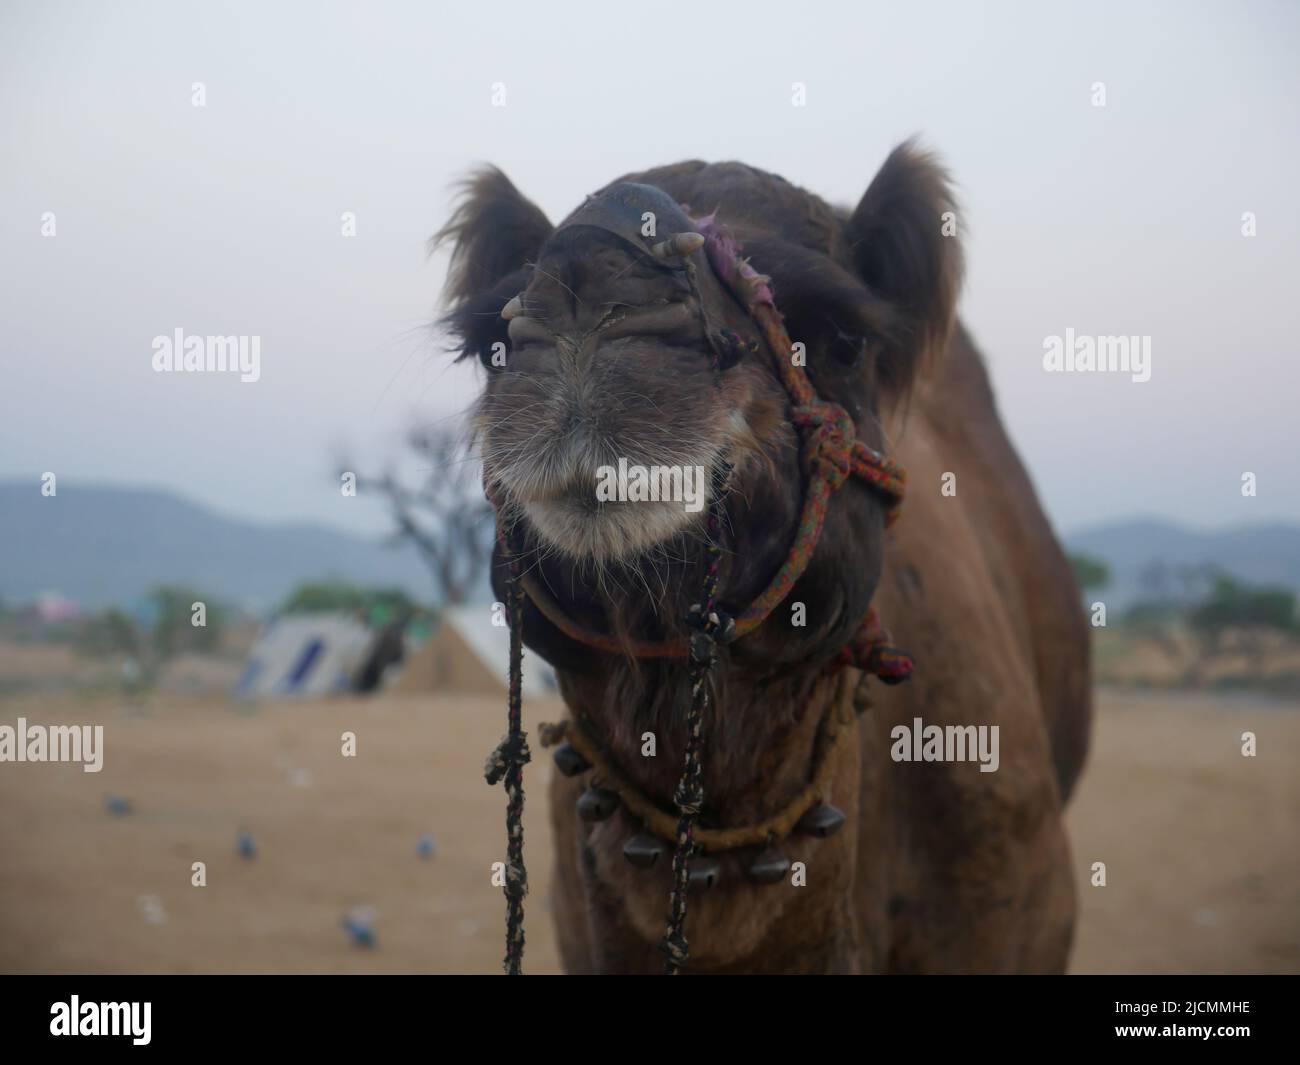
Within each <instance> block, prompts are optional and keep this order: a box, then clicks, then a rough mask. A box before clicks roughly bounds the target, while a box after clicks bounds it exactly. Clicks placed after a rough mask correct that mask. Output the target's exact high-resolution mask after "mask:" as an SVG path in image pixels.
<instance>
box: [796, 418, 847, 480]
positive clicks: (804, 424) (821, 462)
mask: <svg viewBox="0 0 1300 1065" xmlns="http://www.w3.org/2000/svg"><path fill="white" fill-rule="evenodd" d="M790 418H791V420H792V421H793V422H794V423H795V425H797V426H799V427H800V428H801V429H803V430H804V431H805V432H804V442H803V460H804V465H805V467H806V468H807V470H808V474H809V476H812V477H821V478H822V479H823V480H825V482H826V487H827V489H828V490H830V491H832V492H833V491H835V489H837V488H839V486H840V485H842V484H843V483H844V482H845V481H847V480H848V478H849V475H850V474H851V473H852V472H853V444H854V441H855V440H856V439H857V429H856V428H855V427H854V425H853V419H852V418H850V417H849V412H848V411H846V410H845V409H844V408H843V407H841V406H840V405H839V404H838V403H827V402H823V401H820V400H819V401H817V402H815V403H808V404H805V405H803V406H799V407H795V408H794V409H793V410H792V411H791V412H790Z"/></svg>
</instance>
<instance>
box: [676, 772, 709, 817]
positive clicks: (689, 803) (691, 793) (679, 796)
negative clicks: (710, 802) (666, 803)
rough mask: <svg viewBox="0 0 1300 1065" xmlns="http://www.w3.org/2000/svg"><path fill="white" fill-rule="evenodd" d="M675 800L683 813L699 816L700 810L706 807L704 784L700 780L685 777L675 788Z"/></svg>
mask: <svg viewBox="0 0 1300 1065" xmlns="http://www.w3.org/2000/svg"><path fill="white" fill-rule="evenodd" d="M673 802H675V803H676V804H677V809H678V810H680V811H681V813H682V814H683V815H689V816H691V817H696V816H698V815H699V812H700V810H701V809H703V808H704V785H703V784H701V783H700V782H699V781H698V780H687V779H686V778H685V777H683V778H682V779H681V780H679V781H678V782H677V787H676V788H675V789H673Z"/></svg>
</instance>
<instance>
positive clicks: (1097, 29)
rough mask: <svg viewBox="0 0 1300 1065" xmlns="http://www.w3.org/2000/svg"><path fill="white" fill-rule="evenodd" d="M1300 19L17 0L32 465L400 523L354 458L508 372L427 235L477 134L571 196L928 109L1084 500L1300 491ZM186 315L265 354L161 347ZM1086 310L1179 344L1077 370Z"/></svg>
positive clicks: (912, 120) (23, 317)
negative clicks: (450, 340)
mask: <svg viewBox="0 0 1300 1065" xmlns="http://www.w3.org/2000/svg"><path fill="white" fill-rule="evenodd" d="M1298 47H1300V5H1296V4H1288V3H1276V4H1274V3H1258V2H1244V3H1226V2H1225V3H1220V4H1195V3H1170V4H1159V3H1151V4H1129V3H1119V4H1110V3H1096V2H1089V3H1060V4H1041V3H1024V4H1012V3H998V4H989V5H978V4H966V3H962V4H956V3H953V4H924V3H907V4H899V5H897V6H892V5H872V4H863V3H856V2H855V3H847V2H845V3H823V4H819V3H816V2H803V3H799V4H790V3H774V4H765V3H761V2H747V3H745V4H743V5H741V4H730V3H729V4H707V5H706V4H699V3H692V4H674V3H664V4H657V5H635V6H633V7H632V8H624V7H622V6H620V5H611V4H608V3H571V4H569V3H556V4H537V3H528V4H523V3H520V4H516V3H509V2H503V0H494V2H493V3H492V4H490V5H487V4H472V5H450V4H448V5H443V4H428V3H419V4H414V3H412V4H397V3H376V2H366V3H358V4H328V3H303V4H296V3H275V4H269V3H247V4H243V3H241V4H223V3H212V2H204V3H201V4H199V3H165V4H162V3H160V4H153V3H123V4H115V5H109V4H102V3H76V4H69V3H59V2H52V3H21V2H7V3H6V4H4V5H3V7H0V144H3V163H2V164H0V291H2V292H3V293H4V296H3V299H2V300H0V365H2V366H3V371H4V372H3V379H2V380H3V384H2V385H0V478H5V479H19V480H30V481H31V482H32V484H33V486H34V490H38V485H39V481H40V478H41V475H42V474H43V473H45V472H55V473H56V474H57V475H58V477H59V478H60V480H61V481H65V482H67V483H71V484H75V483H76V482H83V483H84V482H97V483H121V484H130V485H154V486H159V487H164V488H168V489H171V490H174V491H177V492H180V493H182V494H184V495H185V496H187V497H189V498H191V499H194V500H197V501H199V502H201V503H204V504H207V505H209V506H212V507H214V508H216V509H218V510H220V511H221V512H223V513H226V514H230V515H236V516H242V517H247V518H253V519H256V520H262V521H277V522H278V521H289V520H303V519H305V520H312V521H320V522H324V523H328V524H331V525H334V526H337V527H342V528H345V529H350V530H353V531H357V532H368V531H379V530H382V529H383V528H385V527H386V524H387V519H386V516H385V513H384V510H383V508H382V506H381V505H380V503H379V502H378V501H377V500H376V499H374V498H373V497H367V496H366V494H365V493H364V492H363V493H362V494H361V495H360V496H358V497H349V496H345V495H343V493H342V492H341V491H340V490H339V481H338V479H337V475H336V470H337V469H338V468H339V465H340V462H342V463H343V465H344V467H345V468H356V469H359V470H363V471H364V470H380V469H383V468H386V467H388V466H390V465H392V466H395V468H398V469H403V468H405V469H406V470H407V471H408V472H415V471H413V470H412V468H411V467H410V464H409V459H404V458H403V449H402V438H403V436H404V435H405V433H406V431H407V430H408V429H409V428H410V427H411V426H413V425H421V426H428V425H433V424H439V423H443V422H445V421H447V420H449V419H455V418H456V417H457V416H458V415H459V413H460V412H461V411H463V410H464V409H465V408H466V407H467V405H468V404H469V403H470V402H471V400H472V398H473V396H474V394H475V391H476V389H477V387H478V384H479V381H478V378H477V376H476V375H477V373H478V371H477V370H476V369H475V368H473V367H470V366H466V365H460V366H455V365H453V364H452V361H451V359H450V358H449V356H447V355H446V353H445V351H444V340H443V339H442V338H441V337H440V336H439V335H438V334H437V332H436V330H435V328H434V321H435V319H436V317H437V314H438V311H439V302H438V300H439V292H440V289H441V287H442V282H443V278H444V275H445V269H446V258H445V255H438V256H434V257H433V258H429V257H428V256H427V255H426V251H425V241H426V239H427V238H428V237H429V235H430V234H432V233H433V232H434V231H435V230H436V229H437V228H438V227H439V226H440V225H441V224H442V223H443V222H444V221H445V220H446V218H447V215H448V212H449V208H450V204H451V202H452V199H451V198H452V191H453V190H452V185H453V183H454V182H455V180H456V179H457V178H458V177H460V176H463V175H464V173H465V172H466V171H467V170H468V169H469V168H471V167H473V166H474V165H476V164H479V163H482V162H493V163H496V164H498V165H500V166H501V167H502V168H503V169H504V170H505V171H506V173H507V174H509V175H510V176H511V178H512V179H513V180H514V181H515V183H516V184H517V185H518V186H519V188H520V189H521V190H522V191H523V192H524V193H525V194H526V195H528V196H529V197H531V198H532V199H533V200H534V201H535V202H537V203H538V204H539V205H540V206H541V207H542V209H543V210H544V211H545V212H546V213H547V214H548V216H549V217H550V218H551V219H552V221H555V220H558V219H559V218H560V217H562V216H563V215H564V214H566V213H567V212H568V211H569V210H570V209H571V208H572V207H574V206H575V205H576V204H577V203H578V202H580V201H581V199H582V197H583V196H584V195H585V194H586V193H588V192H590V191H593V190H594V189H596V188H598V187H600V186H601V185H602V184H604V183H605V182H607V181H609V180H610V179H612V178H614V177H616V176H618V175H620V174H623V173H626V172H629V171H632V170H637V169H641V168H644V167H648V166H653V165H659V164H663V163H668V162H673V161H677V160H680V159H686V158H704V159H712V160H720V159H738V160H742V161H744V162H748V163H751V164H753V165H756V166H759V167H762V168H764V169H767V170H772V171H775V172H778V173H780V174H783V175H784V176H786V177H787V178H789V179H790V180H791V181H793V182H795V183H796V184H800V185H803V186H804V187H806V188H808V189H810V190H812V191H814V192H817V193H819V194H821V195H822V196H824V197H826V198H827V199H830V200H831V201H832V202H837V203H846V204H851V203H856V202H857V200H858V199H859V198H860V197H861V195H862V193H863V191H864V190H865V189H866V187H867V185H868V184H869V183H870V180H871V178H872V176H873V175H874V173H875V171H876V169H877V168H878V167H879V165H880V164H881V162H882V161H883V160H884V158H885V156H886V155H887V154H888V152H889V151H890V149H891V148H892V147H893V146H894V145H896V144H897V143H898V142H900V141H901V140H903V139H905V138H907V137H909V136H912V135H919V136H920V137H921V138H922V140H923V142H924V143H925V144H926V145H927V146H929V147H931V148H933V149H934V150H935V151H936V152H938V153H939V155H940V156H941V157H942V158H943V159H944V161H945V162H946V164H947V166H948V167H949V169H950V170H951V172H952V174H953V176H954V179H955V180H956V183H957V187H958V195H959V198H960V201H961V210H960V211H959V214H958V219H957V224H958V231H959V235H960V236H961V238H962V239H963V241H964V242H965V246H966V252H967V263H968V270H967V284H966V287H965V290H964V293H963V296H962V300H961V304H960V313H961V315H962V318H963V319H964V321H965V322H966V324H967V325H968V327H969V328H970V329H971V330H972V332H973V334H974V336H975V338H976V341H977V343H978V344H979V345H980V347H981V348H982V350H983V351H984V353H985V357H986V359H987V362H988V365H989V368H990V372H991V374H992V378H993V382H994V387H995V390H996V392H997V396H998V401H999V405H1000V408H1001V411H1002V414H1003V417H1004V419H1005V421H1006V423H1007V426H1008V428H1009V430H1010V432H1011V435H1012V438H1013V440H1014V441H1015V443H1016V444H1017V446H1018V448H1019V450H1020V453H1021V455H1022V456H1023V458H1024V460H1025V462H1026V464H1027V465H1028V467H1029V470H1030V473H1031V475H1032V476H1033V478H1034V481H1035V483H1036V485H1037V488H1038V491H1039V494H1040V497H1041V498H1042V500H1043V502H1044V504H1045V506H1046V508H1047V510H1048V513H1049V515H1050V516H1051V518H1052V520H1053V521H1054V523H1055V524H1056V525H1057V527H1058V529H1061V530H1063V531H1066V532H1069V531H1071V530H1076V529H1080V528H1083V527H1087V526H1091V525H1096V524H1099V523H1102V522H1106V521H1110V520H1115V519H1121V518H1125V517H1129V516H1133V515H1145V516H1157V517H1164V518H1168V519H1171V520H1175V521H1180V522H1186V523H1189V524H1192V525H1195V526H1198V527H1204V528H1219V527H1226V526H1233V525H1240V524H1243V523H1249V522H1259V521H1268V520H1279V519H1280V520H1290V521H1297V520H1300V489H1297V478H1296V471H1295V463H1296V461H1297V459H1300V417H1297V415H1296V410H1297V392H1300V389H1298V388H1297V385H1298V384H1300V369H1298V368H1297V337H1300V262H1298V259H1297V246H1298V238H1300V214H1298V213H1297V209H1296V208H1297V196H1296V193H1297V189H1300V174H1298V172H1297V171H1298V166H1297V164H1298V163H1300V64H1297V63H1296V61H1295V55H1296V52H1297V48H1298ZM196 83H201V86H202V88H201V92H202V102H203V104H204V106H201V107H200V106H195V100H196V91H199V90H196V88H195V84H196ZM795 83H800V84H802V86H803V87H804V88H803V92H804V105H803V106H798V107H797V106H795V105H794V102H793V101H794V85H795ZM1098 83H1100V85H1101V87H1102V90H1103V91H1104V106H1097V102H1098V100H1099V99H1100V97H1099V94H1098ZM502 102H504V106H498V105H499V104H501V103H502ZM345 212H348V213H351V215H353V216H354V217H355V236H344V235H343V229H344V225H343V221H342V217H343V215H344V213H345ZM1248 212H1249V213H1250V214H1251V215H1252V216H1253V218H1254V228H1255V235H1254V236H1244V235H1243V216H1244V215H1246V214H1247V213H1248ZM51 230H52V231H51ZM177 328H181V329H183V330H184V331H185V333H186V334H190V335H199V336H204V335H244V336H250V337H251V336H256V337H258V338H260V356H261V361H260V377H259V379H258V380H257V381H255V382H243V381H241V380H240V379H239V376H238V375H232V374H226V375H207V374H184V373H179V374H178V373H158V372H155V370H154V368H153V359H154V353H155V349H154V346H153V344H154V338H155V337H158V336H170V335H172V334H173V332H174V330H175V329H177ZM1067 329H1070V330H1073V331H1074V333H1075V334H1082V335H1090V336H1109V335H1125V336H1130V335H1131V336H1143V337H1149V338H1150V350H1151V366H1150V370H1151V374H1150V380H1148V381H1145V382H1135V381H1133V380H1132V378H1131V375H1124V374H1099V373H1091V374H1090V373H1083V372H1075V373H1048V372H1046V371H1045V370H1044V366H1043V354H1044V342H1045V338H1048V337H1051V336H1064V335H1065V333H1066V330H1067ZM1245 472H1251V473H1253V474H1254V475H1255V478H1256V495H1255V496H1253V497H1247V496H1243V494H1242V490H1241V483H1242V474H1243V473H1245Z"/></svg>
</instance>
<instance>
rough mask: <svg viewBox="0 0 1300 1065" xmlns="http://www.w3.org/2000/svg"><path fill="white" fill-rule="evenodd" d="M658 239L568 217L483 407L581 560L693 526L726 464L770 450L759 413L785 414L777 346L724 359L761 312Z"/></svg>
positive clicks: (526, 292) (502, 483) (497, 450)
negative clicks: (642, 239) (659, 255)
mask: <svg viewBox="0 0 1300 1065" xmlns="http://www.w3.org/2000/svg"><path fill="white" fill-rule="evenodd" d="M636 206H643V205H636ZM632 215H633V217H636V218H639V213H638V212H636V211H633V212H632ZM681 224H685V220H684V219H683V220H682V222H681ZM638 232H639V231H638ZM648 246H652V244H651V243H650V242H649V241H648V240H647V242H646V244H645V245H642V246H638V245H637V244H634V243H631V242H628V241H625V240H623V239H622V238H621V237H619V236H616V235H615V234H612V233H610V232H609V231H607V230H604V229H599V228H594V227H590V226H582V225H579V226H575V227H571V228H563V227H562V228H561V229H560V230H558V231H557V232H556V234H555V235H554V236H553V237H552V238H551V239H549V240H548V241H547V243H546V245H545V246H544V247H543V249H542V253H541V255H540V257H539V259H538V261H537V264H536V266H535V268H534V269H533V271H532V276H531V280H530V281H529V283H528V284H527V286H526V287H525V288H524V289H523V290H522V292H521V293H520V295H519V304H518V307H519V310H518V313H515V314H513V315H512V316H511V317H510V319H509V325H508V328H507V337H508V350H509V356H508V361H507V365H506V366H505V367H504V369H503V372H498V373H492V374H490V376H489V380H488V385H487V388H486V390H485V393H484V396H483V399H482V402H481V404H480V406H479V409H478V418H477V429H478V433H479V438H480V442H481V446H482V453H483V459H484V463H485V465H486V466H487V468H488V469H489V470H490V471H491V476H492V477H493V478H494V479H495V483H496V486H497V487H498V489H499V490H500V493H501V494H502V495H504V496H505V497H506V499H507V501H509V502H512V503H514V504H516V505H517V506H518V507H519V508H520V509H521V510H522V512H523V514H524V516H525V517H526V518H527V520H528V522H529V524H530V525H531V526H532V527H533V528H534V529H536V531H537V533H538V534H539V536H540V537H541V539H542V540H543V542H544V544H545V545H546V546H547V547H549V548H551V549H552V550H554V551H557V552H559V553H561V554H562V555H565V556H567V557H569V558H572V559H575V560H594V561H596V562H599V563H604V562H610V561H622V562H628V561H631V560H634V559H635V558H636V557H637V556H639V555H641V554H643V553H645V552H648V551H650V550H651V549H653V548H655V547H657V546H659V545H663V544H664V543H665V542H666V541H669V540H671V539H672V538H673V537H674V536H676V535H678V534H683V533H689V532H690V531H691V530H692V527H694V526H698V525H699V523H700V522H701V521H702V520H703V515H704V512H705V509H706V508H707V506H708V503H709V501H710V499H711V498H712V495H713V492H714V490H715V484H716V483H717V482H718V481H719V480H720V478H721V476H722V474H723V471H724V470H725V469H728V468H730V467H732V466H735V465H737V464H739V463H743V462H744V461H745V460H746V458H747V457H752V456H757V455H758V453H759V451H760V448H759V445H758V443H757V441H756V438H755V434H754V431H753V426H754V424H755V423H756V422H757V423H765V422H767V421H769V420H770V419H771V411H772V406H773V403H774V401H775V389H774V385H775V382H774V380H773V378H772V375H771V373H770V372H769V370H768V369H767V367H766V364H765V360H759V359H757V358H755V357H754V353H753V352H752V351H748V350H747V349H745V348H744V347H743V346H741V347H738V348H736V350H735V352H734V355H732V354H730V353H729V354H728V356H727V358H726V359H725V361H724V362H723V363H720V362H719V358H718V354H717V350H716V348H717V346H718V344H719V343H720V341H719V340H718V339H717V335H716V334H717V331H720V330H722V329H724V328H729V326H728V323H731V322H733V321H734V322H735V325H736V326H738V327H740V328H744V329H748V332H749V333H753V332H754V330H753V327H752V326H751V325H748V323H746V322H745V320H744V318H743V316H742V315H740V314H738V313H737V309H736V308H735V307H734V304H729V303H728V302H727V301H726V299H725V296H724V294H723V293H721V292H720V291H719V290H718V289H717V288H716V286H713V285H708V284H705V285H701V284H700V283H699V276H700V274H702V273H703V272H704V271H707V270H708V265H707V263H705V262H703V261H700V262H698V263H693V264H691V265H692V268H693V269H694V270H695V271H697V273H696V279H695V283H694V284H692V279H691V277H690V275H689V274H688V272H687V270H686V268H685V263H683V262H682V261H681V260H680V259H677V260H675V261H673V262H671V263H667V264H666V263H662V262H658V261H656V260H655V258H654V257H653V255H652V254H649V253H648V252H647V247H648ZM707 280H708V279H707V278H706V281H707ZM710 331H713V332H714V336H712V337H711V336H710ZM737 335H738V336H739V334H737ZM732 344H733V347H735V343H734V342H732ZM746 355H747V356H749V357H748V358H745V357H744V356H746ZM724 365H725V369H724V368H723V366H724Z"/></svg>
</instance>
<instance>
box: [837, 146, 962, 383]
mask: <svg viewBox="0 0 1300 1065" xmlns="http://www.w3.org/2000/svg"><path fill="white" fill-rule="evenodd" d="M948 212H952V214H951V215H948ZM945 215H948V217H945ZM955 220H956V205H955V203H954V200H953V195H952V189H951V187H950V185H949V181H948V174H947V172H946V171H945V170H944V169H943V167H942V166H940V165H939V163H938V162H937V161H936V160H935V159H934V157H933V156H932V155H930V154H929V153H928V152H925V151H923V150H921V149H920V148H918V147H916V145H915V144H914V143H913V142H912V141H906V142H904V143H903V144H900V145H899V146H898V147H897V148H895V149H894V150H893V151H892V152H891V153H890V155H889V158H888V159H886V160H885V165H884V166H882V167H881V168H880V172H879V173H878V174H877V175H876V177H875V180H873V181H872V182H871V187H870V188H869V189H867V191H866V194H865V195H864V196H863V197H862V202H861V203H859V204H858V206H857V208H856V209H855V210H854V212H853V214H852V215H851V216H850V217H849V220H848V222H847V223H846V226H845V231H846V235H847V236H848V238H849V242H850V246H851V248H852V256H853V265H854V268H855V269H856V271H857V273H858V276H859V277H861V278H862V280H863V281H865V282H866V283H867V285H868V286H870V288H871V290H872V291H873V292H874V293H875V294H876V295H878V296H880V297H882V298H883V299H885V300H887V301H888V302H889V304H890V306H891V308H892V310H893V311H894V314H895V316H896V317H895V326H896V328H897V330H898V333H899V336H900V341H901V344H900V348H899V349H898V350H894V351H892V352H889V353H888V354H887V356H886V357H884V358H882V360H881V362H880V364H879V366H878V373H879V374H880V375H881V381H882V384H883V385H884V386H885V387H886V388H888V389H889V390H890V391H893V392H895V393H896V394H902V393H905V392H906V391H907V390H908V388H910V386H911V384H912V382H913V380H914V379H915V376H916V374H917V373H918V371H919V370H920V369H921V368H922V367H925V366H927V365H932V364H933V362H934V360H936V359H938V358H939V357H940V356H941V355H942V354H943V350H944V348H945V347H946V346H947V343H948V335H949V333H950V332H951V330H952V322H953V312H954V309H955V306H956V302H957V291H958V289H959V288H960V287H961V275H962V252H961V245H960V244H959V242H958V239H957V236H956V227H955ZM945 233H948V234H951V235H945Z"/></svg>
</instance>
